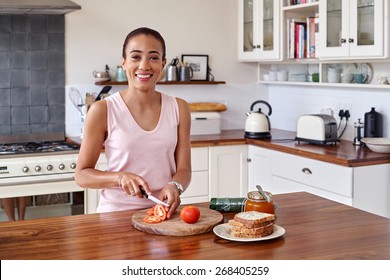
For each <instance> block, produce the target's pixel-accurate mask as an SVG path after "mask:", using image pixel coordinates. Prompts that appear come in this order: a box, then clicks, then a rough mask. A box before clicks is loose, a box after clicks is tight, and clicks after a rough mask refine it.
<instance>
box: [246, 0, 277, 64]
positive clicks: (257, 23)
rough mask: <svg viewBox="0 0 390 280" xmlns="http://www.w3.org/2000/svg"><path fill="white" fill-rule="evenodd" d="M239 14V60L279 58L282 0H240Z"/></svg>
mask: <svg viewBox="0 0 390 280" xmlns="http://www.w3.org/2000/svg"><path fill="white" fill-rule="evenodd" d="M238 16H239V29H238V36H239V40H238V58H239V60H240V61H262V60H278V59H279V58H280V47H279V43H280V36H279V34H280V32H279V30H280V29H279V24H280V23H279V18H280V1H274V0H239V15H238Z"/></svg>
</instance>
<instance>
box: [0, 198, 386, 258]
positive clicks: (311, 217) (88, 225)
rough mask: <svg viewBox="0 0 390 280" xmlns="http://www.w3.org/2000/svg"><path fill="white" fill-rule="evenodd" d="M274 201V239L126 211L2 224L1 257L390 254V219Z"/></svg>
mask: <svg viewBox="0 0 390 280" xmlns="http://www.w3.org/2000/svg"><path fill="white" fill-rule="evenodd" d="M274 199H275V201H276V202H277V203H278V205H279V208H278V209H277V220H276V223H277V224H278V225H280V226H282V227H283V228H285V230H286V233H285V234H284V235H283V236H282V237H279V238H276V239H272V240H268V241H257V242H236V241H228V240H225V239H221V238H219V237H217V236H216V235H215V234H214V233H213V232H209V233H205V234H201V235H194V236H185V237H180V238H177V237H174V236H163V235H154V234H149V233H144V232H141V231H138V230H136V229H135V228H133V227H132V225H131V217H132V215H133V214H134V213H135V212H137V211H120V212H112V213H102V214H88V215H80V216H66V217H57V218H47V219H37V220H26V221H19V222H4V223H0V259H1V260H6V259H26V260H28V259H214V260H217V259H240V260H241V259H260V260H266V259H275V260H288V259H330V260H332V259H376V260H378V259H387V260H388V259H390V220H389V219H386V218H383V217H380V216H376V215H373V214H370V213H368V212H364V211H361V210H358V209H355V208H352V207H350V206H346V205H343V204H340V203H337V202H333V201H330V200H327V199H324V198H321V197H318V196H315V195H312V194H309V193H302V192H300V193H290V194H280V195H275V196H274ZM198 205H200V206H203V207H208V203H203V204H198ZM232 217H233V213H224V222H227V221H228V220H229V219H231V218H232Z"/></svg>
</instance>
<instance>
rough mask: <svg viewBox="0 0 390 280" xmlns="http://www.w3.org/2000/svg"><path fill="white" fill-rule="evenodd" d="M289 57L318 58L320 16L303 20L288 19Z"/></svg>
mask: <svg viewBox="0 0 390 280" xmlns="http://www.w3.org/2000/svg"><path fill="white" fill-rule="evenodd" d="M286 22H287V32H286V36H287V38H286V40H287V41H286V42H287V57H288V58H316V57H318V45H319V33H318V31H319V30H318V27H319V20H318V15H315V16H311V17H308V18H303V19H287V21H286Z"/></svg>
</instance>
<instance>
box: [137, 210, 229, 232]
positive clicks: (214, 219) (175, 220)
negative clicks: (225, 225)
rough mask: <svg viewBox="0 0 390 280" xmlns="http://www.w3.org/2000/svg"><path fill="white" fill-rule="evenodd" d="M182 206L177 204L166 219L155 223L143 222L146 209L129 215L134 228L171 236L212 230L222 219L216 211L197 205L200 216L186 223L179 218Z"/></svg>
mask: <svg viewBox="0 0 390 280" xmlns="http://www.w3.org/2000/svg"><path fill="white" fill-rule="evenodd" d="M182 208H183V206H179V208H178V209H177V211H176V212H175V213H174V214H173V215H172V216H171V217H170V218H169V219H167V220H165V221H162V222H161V223H157V224H147V223H145V222H143V219H144V218H145V216H146V215H147V214H146V211H147V210H148V209H144V210H141V211H139V212H137V213H135V214H134V215H133V216H132V217H131V223H132V225H133V227H134V228H136V229H138V230H140V231H142V232H146V233H152V234H159V235H171V236H189V235H197V234H203V233H206V232H210V231H212V229H213V227H214V226H216V225H218V224H220V223H221V222H222V221H223V215H222V214H221V213H219V212H218V211H215V210H212V209H209V208H206V207H198V208H199V210H200V218H199V220H198V221H197V222H196V223H194V224H187V223H185V222H184V221H183V220H182V219H181V218H180V211H181V209H182Z"/></svg>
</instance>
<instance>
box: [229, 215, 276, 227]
mask: <svg viewBox="0 0 390 280" xmlns="http://www.w3.org/2000/svg"><path fill="white" fill-rule="evenodd" d="M234 220H235V221H236V222H239V223H241V224H243V225H244V226H245V227H246V228H257V227H261V226H262V224H263V223H264V222H269V221H271V222H273V221H274V220H275V215H274V214H268V213H263V212H257V211H247V212H240V213H237V214H236V215H234Z"/></svg>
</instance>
